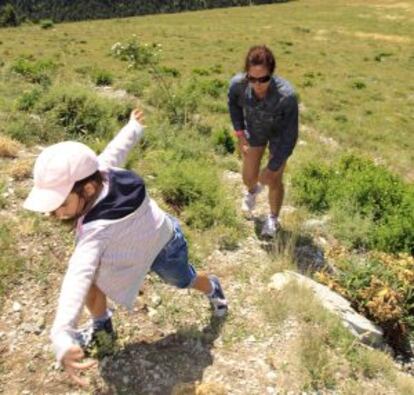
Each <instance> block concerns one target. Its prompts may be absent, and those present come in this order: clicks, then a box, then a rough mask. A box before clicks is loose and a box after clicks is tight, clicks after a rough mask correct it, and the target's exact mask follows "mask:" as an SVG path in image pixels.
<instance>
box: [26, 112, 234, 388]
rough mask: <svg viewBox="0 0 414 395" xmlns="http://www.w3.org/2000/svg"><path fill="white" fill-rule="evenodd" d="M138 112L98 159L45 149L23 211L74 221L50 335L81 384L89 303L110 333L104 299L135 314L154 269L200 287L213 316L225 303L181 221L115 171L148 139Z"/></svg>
mask: <svg viewBox="0 0 414 395" xmlns="http://www.w3.org/2000/svg"><path fill="white" fill-rule="evenodd" d="M142 121H143V114H142V112H140V111H139V110H138V109H135V110H134V111H132V113H131V117H130V121H129V122H128V124H127V125H126V126H124V128H123V129H122V130H121V131H120V132H119V133H118V135H117V136H116V137H115V138H114V139H113V140H112V141H111V142H110V143H109V144H108V146H107V147H106V149H105V150H104V151H103V153H102V154H101V155H99V156H97V155H96V154H95V153H94V152H93V151H92V150H91V149H90V148H88V147H87V146H86V145H84V144H81V143H78V142H72V141H66V142H63V143H59V144H55V145H52V146H50V147H48V148H46V149H45V150H44V151H43V152H42V153H41V154H40V155H39V157H38V158H37V160H36V163H35V165H34V171H33V173H34V187H33V189H32V190H31V192H30V194H29V196H28V197H27V199H26V201H25V202H24V208H26V209H28V210H32V211H37V212H47V213H51V215H53V216H55V217H56V218H57V219H59V220H67V219H73V220H75V221H76V223H77V226H76V248H75V251H74V253H73V255H72V257H71V259H70V261H69V266H68V270H67V272H66V274H65V277H64V280H63V284H62V288H61V293H60V297H59V303H58V309H57V313H56V317H55V320H54V323H53V327H52V330H51V340H52V343H53V346H54V349H55V352H56V357H57V360H58V361H59V362H61V363H62V365H63V366H64V368H65V369H66V370H67V372H68V373H69V376H70V377H71V378H72V380H74V381H75V382H76V383H78V384H80V385H84V384H85V382H84V381H83V380H81V379H80V377H79V376H78V374H77V370H82V369H86V368H88V367H89V366H91V365H92V363H80V362H79V361H80V360H81V359H82V358H83V356H84V353H83V351H82V348H81V347H80V346H87V343H88V342H89V340H86V341H85V339H83V338H82V337H81V336H80V335H81V334H82V332H79V331H77V330H76V329H75V326H76V322H77V317H78V316H79V314H80V312H81V310H82V307H83V305H84V304H86V306H87V308H88V310H89V312H90V313H91V316H92V321H91V326H90V333H91V337H92V338H96V334H97V333H98V332H99V331H102V330H103V331H105V332H107V333H109V334H111V335H112V334H113V329H112V321H111V312H110V310H108V308H107V304H106V297H110V298H111V299H112V300H114V301H115V302H117V303H119V304H122V305H124V306H126V307H128V308H129V309H131V307H132V305H133V302H134V300H135V297H136V295H137V293H138V291H139V289H140V287H141V285H142V282H143V280H144V277H145V275H146V274H147V273H148V271H149V270H153V271H155V272H156V273H157V274H158V275H159V276H160V277H161V278H162V279H163V280H164V281H166V282H167V283H169V284H172V285H175V286H176V287H179V288H195V289H197V290H199V291H201V292H203V293H204V294H205V295H206V296H207V297H208V299H209V301H210V303H211V305H212V308H213V312H214V314H215V315H216V316H223V315H225V314H226V312H227V301H226V299H225V297H224V294H223V291H222V288H221V285H220V282H219V280H218V278H217V277H216V276H213V275H207V274H204V273H196V271H195V269H194V268H193V266H192V265H191V264H190V263H189V262H188V251H187V243H186V240H185V238H184V236H183V234H182V233H181V229H180V226H179V224H178V222H177V220H176V219H175V218H173V217H170V216H169V215H168V214H166V213H165V212H164V211H163V210H161V209H160V208H159V207H158V206H157V204H156V203H155V202H154V201H153V200H151V198H150V197H149V196H148V192H147V190H146V187H145V184H144V181H143V180H142V178H140V177H139V176H138V175H137V174H135V173H133V172H131V171H128V170H124V169H120V168H118V166H120V165H121V164H122V163H123V162H124V161H125V159H126V156H127V154H128V151H129V150H130V149H131V148H132V146H133V145H134V144H135V143H136V142H137V141H138V140H139V138H140V137H141V136H142V134H143V126H142Z"/></svg>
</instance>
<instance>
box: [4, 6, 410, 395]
mask: <svg viewBox="0 0 414 395" xmlns="http://www.w3.org/2000/svg"><path fill="white" fill-rule="evenodd" d="M413 17H414V6H412V5H411V3H409V2H405V3H404V2H403V3H402V2H397V1H385V0H383V1H381V0H375V1H364V2H363V1H347V2H344V1H336V0H335V1H331V2H329V5H327V2H324V1H317V0H308V1H305V0H302V1H296V2H289V3H284V4H274V5H264V6H257V7H248V8H231V9H230V8H229V9H221V10H211V11H203V12H191V13H190V12H189V13H182V14H175V15H173V14H170V15H158V16H145V17H136V18H126V19H112V20H105V21H94V22H78V23H63V24H56V25H54V26H52V27H51V28H48V29H42V28H41V26H38V25H24V26H21V27H18V28H13V29H1V30H0V168H1V172H0V222H1V224H2V228H1V232H0V246H1V247H2V248H1V249H2V255H1V257H0V275H1V277H0V294H1V295H2V296H3V300H5V303H4V305H3V307H2V308H1V309H0V313H1V319H0V322H1V324H0V349H1V350H5V352H6V353H7V359H4V360H2V361H0V385H1V387H3V389H4V391H5V393H21V392H22V391H23V390H27V389H28V388H30V389H31V390H32V391H34V393H40V392H48V393H65V392H68V391H69V390H70V387H69V386H68V385H67V384H66V383H65V382H64V381H63V376H62V375H61V374H60V373H59V372H58V371H56V370H54V369H52V368H51V364H52V362H53V356H52V354H51V352H50V348H48V346H47V345H48V337H47V330H48V328H49V326H50V323H51V320H52V318H53V313H54V308H55V301H56V297H57V292H58V289H59V284H60V281H61V276H62V274H63V273H64V271H65V268H66V260H67V257H68V256H69V254H70V251H71V249H72V235H71V233H70V231H69V232H68V229H66V228H64V227H61V226H58V225H57V224H55V223H53V222H50V221H49V220H47V219H45V218H43V217H40V216H35V215H32V214H30V213H25V212H22V210H21V208H20V206H21V203H22V200H23V199H24V197H25V196H26V195H27V192H28V190H29V188H30V185H31V181H30V179H29V176H30V171H31V166H32V163H33V160H34V157H35V156H36V155H37V153H38V152H39V146H44V145H47V144H50V143H53V142H56V141H60V140H62V139H79V140H82V141H85V142H87V143H88V144H90V145H91V146H92V147H93V148H95V149H96V150H98V151H100V150H102V148H103V147H104V146H105V144H106V143H107V142H108V141H109V139H110V138H111V136H112V135H113V133H115V132H116V131H117V129H118V128H119V127H120V126H121V125H122V124H123V123H124V122H125V120H126V118H127V116H128V112H129V110H130V109H131V108H132V107H133V106H134V105H136V104H137V103H139V105H140V106H142V107H143V108H144V109H145V112H146V123H147V131H146V137H145V139H144V141H143V142H142V143H141V144H140V145H139V147H137V149H136V150H134V151H133V152H132V153H131V155H130V158H129V160H128V167H130V168H133V169H135V170H137V171H139V172H140V174H142V175H143V176H144V178H145V179H146V181H147V183H148V185H149V189H150V192H151V195H152V196H153V197H155V198H156V200H157V201H158V202H159V203H160V204H161V205H162V207H163V208H165V209H166V210H167V211H169V212H171V213H172V214H174V215H177V216H178V217H179V218H180V220H181V222H182V223H183V225H184V229H185V232H186V235H187V236H188V238H189V241H190V252H191V257H192V260H193V261H194V262H195V264H196V266H197V267H199V268H207V269H208V270H210V271H213V272H216V273H217V274H218V275H220V277H221V278H222V279H223V282H224V285H225V289H226V291H227V293H228V296H229V300H230V303H231V306H232V310H231V313H230V316H229V318H228V319H227V321H225V322H224V323H221V324H220V325H218V324H217V323H215V322H212V321H211V320H210V319H209V315H208V312H207V310H206V309H205V307H206V306H205V303H204V300H201V298H197V297H195V296H193V295H192V296H189V295H187V293H186V292H177V291H175V290H171V289H170V288H168V287H165V286H164V285H163V284H161V283H160V281H159V280H157V279H156V278H154V277H150V278H149V282H148V284H147V286H146V287H145V289H144V295H142V296H141V298H140V300H141V306H142V307H137V308H135V310H134V314H133V315H132V316H130V315H127V314H125V313H124V312H121V313H120V314H119V315H117V317H118V318H117V320H118V321H117V326H118V328H119V332H120V351H119V352H118V353H117V354H116V355H115V356H113V357H110V358H109V359H106V362H104V363H102V364H101V366H100V371H99V374H95V373H93V374H91V378H92V381H93V391H94V392H95V393H160V394H163V393H171V391H173V389H175V390H176V392H175V393H176V394H186V393H191V394H193V393H197V394H203V393H209V394H210V393H239V394H243V393H246V394H263V393H266V392H267V393H269V394H271V393H277V392H275V391H276V389H281V390H282V391H289V390H292V391H294V393H299V391H302V390H319V391H322V392H321V393H332V391H337V392H338V393H345V394H354V393H367V394H380V393H381V394H394V393H395V394H412V393H414V384H413V380H412V379H411V378H409V377H406V376H402V375H401V374H400V373H399V372H398V371H397V369H396V367H395V366H394V364H393V362H392V359H391V358H390V357H389V356H388V355H385V354H383V353H380V352H378V351H372V350H366V349H365V348H363V347H361V346H360V345H358V343H357V342H355V341H354V339H353V338H352V337H351V336H349V335H348V334H347V333H345V332H344V331H343V330H342V329H340V328H341V327H340V326H339V325H338V323H337V321H335V320H334V319H333V318H332V317H330V316H329V315H325V314H316V312H317V311H320V306H319V305H318V304H317V302H316V301H314V302H312V303H309V304H307V305H306V306H304V305H303V300H306V301H308V300H310V299H311V296H310V295H308V294H307V293H306V290H301V289H292V290H290V292H287V293H286V294H283V295H274V298H269V293H268V290H267V283H268V281H269V277H270V276H271V275H272V274H273V273H274V272H275V271H280V270H283V269H284V268H293V269H297V267H296V266H300V265H301V264H303V263H304V262H305V264H306V265H308V266H309V267H310V266H312V265H313V264H314V263H315V261H317V256H319V255H322V256H323V255H325V257H327V258H329V260H330V261H331V262H332V263H334V264H336V266H337V267H338V268H339V270H340V274H341V275H340V276H339V277H337V278H330V277H329V276H328V277H327V274H326V273H323V272H322V273H320V274H319V279H320V280H321V281H323V282H325V283H327V284H329V285H331V286H333V287H334V288H336V289H337V290H338V291H339V292H342V293H343V294H344V295H345V296H346V297H348V298H349V299H351V300H352V301H353V303H354V305H355V306H358V307H359V309H360V311H361V312H363V313H364V314H366V315H367V316H368V317H369V318H371V319H373V320H376V322H377V323H379V324H382V325H383V326H384V327H385V328H389V327H392V328H394V329H395V327H398V328H399V331H397V332H398V333H397V334H398V335H401V336H402V335H404V336H405V335H407V333H409V331H410V330H412V329H413V328H414V322H413V320H412V315H413V314H412V306H413V303H414V300H413V292H412V281H413V278H414V277H413V276H414V261H413V258H412V256H410V255H409V254H407V252H409V251H411V250H410V249H411V248H412V243H411V241H410V240H412V238H411V239H410V237H412V230H411V229H412V227H411V226H410V223H411V217H412V215H413V212H414V211H413V210H411V208H412V207H413V204H414V191H413V186H412V182H413V180H414V170H413V163H414V160H413V159H414V158H413V152H414V139H413V135H414V126H413V125H414V122H413V121H414V119H413V118H414V116H413V112H412V107H413V101H414V97H413V93H412V92H413V91H414V82H413V81H414V54H413V52H412V48H413V43H414V39H413V37H414V25H413ZM116 43H119V44H116ZM137 43H139V44H140V45H141V44H142V45H144V44H145V43H148V44H149V46H145V45H144V46H140V47H139V51H140V53H141V54H142V53H147V54H148V53H149V54H150V55H151V56H152V55H153V54H158V55H157V56H158V57H157V58H156V59H157V61H158V63H157V65H156V69H155V71H156V72H155V73H154V68H153V67H152V66H151V65H150V64H148V63H146V62H145V61H142V60H140V64H138V67H136V68H130V67H128V62H127V61H123V60H122V59H120V57H119V56H118V57H117V56H114V48H119V46H125V45H129V46H130V47H131V46H132V47H134V45H137ZM257 43H265V44H267V45H269V46H270V47H271V48H272V49H273V50H274V52H275V54H276V58H277V62H278V65H277V73H278V74H279V75H281V76H282V77H284V78H286V79H288V80H289V81H291V82H292V83H293V85H294V86H295V87H296V90H297V92H298V95H299V97H300V102H301V126H300V139H299V143H298V145H297V148H296V149H295V152H294V155H293V157H292V158H291V160H290V161H289V166H288V169H287V175H286V183H287V197H286V201H285V209H284V211H283V213H282V224H283V227H284V232H283V233H282V234H281V235H280V237H278V238H277V239H276V240H274V241H272V242H270V243H264V242H263V241H260V240H259V239H258V237H257V236H256V233H255V230H256V231H257V226H256V227H255V224H253V223H252V222H251V221H246V220H245V219H244V218H242V216H241V215H240V213H239V200H240V199H239V196H241V193H242V186H241V182H240V178H239V177H238V176H237V172H238V170H239V166H240V161H239V159H238V156H237V154H236V153H235V152H233V151H234V141H233V140H232V138H231V135H230V134H229V131H231V128H230V121H229V117H228V114H227V108H226V90H227V84H228V81H229V79H230V78H231V76H232V75H233V74H234V73H236V72H237V71H239V70H240V69H241V68H242V64H243V57H244V55H245V53H246V51H247V49H248V47H249V46H250V45H254V44H257ZM152 44H156V45H155V46H152ZM114 45H115V47H114ZM160 49H161V51H159V50H160ZM148 51H149V52H148ZM154 59H155V58H154ZM138 63H139V62H138ZM160 76H161V77H160ZM160 78H161V79H160ZM165 87H167V91H168V92H167V91H166V89H165ZM344 154H347V156H345V159H340V158H343V155H344ZM360 156H361V157H362V158H363V159H355V158H359V157H360ZM378 165H380V166H378ZM354 187H355V188H354ZM266 210H267V209H266V201H265V197H264V196H261V204H260V205H259V215H258V218H256V224H258V223H260V217H261V216H264V215H265V214H266ZM378 212H379V213H380V214H383V213H385V212H386V215H385V214H384V215H383V217H384V218H385V219H384V220H383V218H382V217H381V215H379V214H378ZM309 219H312V220H315V219H317V221H319V223H320V224H321V225H320V226H319V225H318V226H317V227H316V228H315V227H314V226H313V227H312V226H308V225H307V224H309V221H308V220H309ZM380 221H383V222H380ZM384 224H385V225H384ZM390 224H391V225H392V226H391V225H390ZM3 225H4V226H3ZM377 249H378V250H379V251H377ZM315 251H316V253H315ZM384 251H385V252H386V253H385V252H384ZM401 252H405V255H402V254H400V255H398V254H399V253H401ZM318 254H319V255H318ZM304 255H305V257H304ZM318 259H319V258H318ZM306 265H305V266H306ZM308 266H306V267H308ZM306 267H305V269H306ZM302 269H303V268H302ZM385 269H386V270H385ZM384 289H385V290H387V292H384ZM378 295H381V298H382V299H379V297H378ZM389 295H391V296H390V297H389V298H388V296H389ZM362 296H363V297H362ZM192 298H194V299H192ZM361 298H362V299H361ZM369 298H372V300H371V299H369ZM387 298H388V299H387ZM269 300H271V301H272V302H270V303H269ZM274 300H276V301H277V302H278V303H273V301H274ZM15 302H18V305H16V303H15ZM371 302H372V303H371ZM19 306H20V307H19ZM280 306H282V307H280ZM283 306H289V308H288V309H286V308H284V307H283ZM410 309H411V310H410ZM195 312H197V314H196V313H195ZM390 317H391V318H390ZM39 320H40V321H41V322H40V324H39ZM27 324H30V325H31V326H30V325H29V326H28V325H27ZM16 328H17V329H16ZM33 328H35V329H33ZM36 328H37V329H36ZM32 329H33V330H32ZM391 332H392V331H390V333H391ZM394 332H395V331H394ZM394 332H392V333H393V334H394V335H395V333H394ZM309 334H312V336H311V340H312V341H309V342H308V341H307V339H308V338H309ZM405 337H406V336H405ZM27 344H29V345H30V346H27ZM177 348H182V349H183V354H182V355H181V356H180V357H177V356H176V352H175V351H176V349H177ZM272 350H275V351H272ZM240 356H242V357H243V358H242V359H243V361H244V362H242V363H240ZM134 358H135V359H134ZM134 361H135V362H136V361H140V362H139V363H135V362H134ZM141 362H142V364H141ZM144 362H145V363H144ZM112 366H114V368H112ZM117 366H126V367H125V370H122V369H117V368H116V367H117ZM158 368H160V369H161V370H164V371H165V372H168V374H167V373H166V374H165V376H163V380H164V381H162V383H161V384H159V387H156V381H157V380H156V376H154V375H156V374H158V373H157V369H158ZM154 369H155V370H154ZM154 372H155V373H154ZM235 372H236V374H235ZM125 377H127V379H125ZM138 377H139V378H140V380H138V379H137V378H138ZM22 378H23V379H24V380H22ZM56 380H57V381H56ZM183 382H186V383H188V382H191V383H192V385H193V387H194V388H193V389H191V388H189V387H188V388H187V390H188V391H187V392H185V391H186V389H185V388H184V387H185V385H184V386H181V387H182V388H181V387H180V383H183ZM200 382H201V384H200ZM209 382H213V383H220V385H216V386H215V387H214V390H213V389H212V387H209V384H208V383H209ZM56 383H57V384H56ZM197 383H198V384H197ZM203 383H204V384H205V387H204V389H203V387H202V385H203ZM221 384H222V385H221ZM197 385H198V386H199V388H198V389H197V391H198V392H196V389H195V387H197ZM154 386H155V387H154ZM180 388H181V389H180ZM268 388H270V389H268ZM7 390H8V391H7ZM105 391H106V392H105ZM111 391H112V392H111ZM151 391H152V392H151ZM180 391H181V392H180ZM191 391H193V392H191ZM202 391H204V392H202ZM213 391H216V392H213ZM220 391H221V392H220ZM243 391H244V392H243ZM272 391H273V392H272ZM295 391H296V392H295ZM29 393H30V391H29Z"/></svg>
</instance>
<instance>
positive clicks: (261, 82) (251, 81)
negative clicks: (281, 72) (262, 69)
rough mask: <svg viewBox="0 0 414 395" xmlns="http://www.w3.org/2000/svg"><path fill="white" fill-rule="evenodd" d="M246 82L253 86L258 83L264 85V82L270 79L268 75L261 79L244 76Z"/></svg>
mask: <svg viewBox="0 0 414 395" xmlns="http://www.w3.org/2000/svg"><path fill="white" fill-rule="evenodd" d="M246 78H247V81H249V82H250V83H252V84H255V83H256V82H258V83H259V84H264V83H266V82H269V81H270V78H272V77H271V76H270V75H264V76H263V77H257V78H256V77H252V76H251V75H247V76H246Z"/></svg>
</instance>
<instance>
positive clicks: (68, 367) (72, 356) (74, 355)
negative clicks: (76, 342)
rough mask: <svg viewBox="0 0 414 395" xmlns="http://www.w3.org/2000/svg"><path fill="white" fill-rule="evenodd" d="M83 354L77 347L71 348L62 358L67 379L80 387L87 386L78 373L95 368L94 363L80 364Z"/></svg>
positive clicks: (86, 382)
mask: <svg viewBox="0 0 414 395" xmlns="http://www.w3.org/2000/svg"><path fill="white" fill-rule="evenodd" d="M83 357H84V353H83V351H82V349H81V348H80V347H79V346H72V347H71V348H69V350H68V351H66V354H65V355H64V356H63V358H62V365H63V367H64V369H65V371H66V373H67V374H68V375H69V378H70V379H71V380H72V381H73V382H74V383H76V384H78V385H80V386H81V387H86V386H88V384H89V383H88V381H87V380H84V379H82V378H81V377H80V372H81V371H83V370H86V369H89V368H90V367H92V366H96V361H88V362H80V361H81V360H82V359H83Z"/></svg>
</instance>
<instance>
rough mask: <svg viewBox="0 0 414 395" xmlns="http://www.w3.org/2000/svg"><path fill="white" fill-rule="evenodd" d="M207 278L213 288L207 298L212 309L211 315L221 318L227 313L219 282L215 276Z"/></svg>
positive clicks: (225, 301)
mask: <svg viewBox="0 0 414 395" xmlns="http://www.w3.org/2000/svg"><path fill="white" fill-rule="evenodd" d="M208 278H209V279H210V282H211V285H212V287H213V291H212V293H211V295H208V296H207V297H208V300H209V301H210V304H211V307H212V309H213V314H214V315H215V316H216V317H223V316H224V315H225V314H226V313H227V311H228V305H227V300H226V297H225V296H224V292H223V289H222V288H221V284H220V281H219V279H218V278H217V276H214V275H210V276H208Z"/></svg>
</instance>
